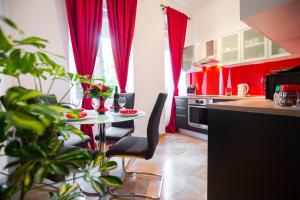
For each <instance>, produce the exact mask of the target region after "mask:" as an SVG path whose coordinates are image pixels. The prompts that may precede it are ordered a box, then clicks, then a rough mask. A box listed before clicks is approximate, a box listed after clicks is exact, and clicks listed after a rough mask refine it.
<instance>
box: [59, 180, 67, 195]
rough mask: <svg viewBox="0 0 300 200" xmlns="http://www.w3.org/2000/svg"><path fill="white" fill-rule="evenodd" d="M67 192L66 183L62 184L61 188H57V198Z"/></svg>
mask: <svg viewBox="0 0 300 200" xmlns="http://www.w3.org/2000/svg"><path fill="white" fill-rule="evenodd" d="M66 191H67V184H66V183H62V184H61V186H60V187H59V192H58V194H59V196H62V195H64V194H65V192H66Z"/></svg>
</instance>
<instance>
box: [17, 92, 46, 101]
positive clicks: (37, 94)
mask: <svg viewBox="0 0 300 200" xmlns="http://www.w3.org/2000/svg"><path fill="white" fill-rule="evenodd" d="M41 96H45V95H44V94H43V93H41V92H39V91H36V90H28V92H26V93H25V94H22V95H21V96H19V98H18V101H27V100H29V99H33V98H36V97H41Z"/></svg>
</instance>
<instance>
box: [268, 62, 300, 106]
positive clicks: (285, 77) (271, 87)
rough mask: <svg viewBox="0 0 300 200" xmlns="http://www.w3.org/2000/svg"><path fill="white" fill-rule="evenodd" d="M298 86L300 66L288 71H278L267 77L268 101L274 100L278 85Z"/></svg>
mask: <svg viewBox="0 0 300 200" xmlns="http://www.w3.org/2000/svg"><path fill="white" fill-rule="evenodd" d="M286 84H298V85H300V66H297V67H293V68H290V69H287V70H281V71H277V72H276V73H274V74H269V75H267V76H266V77H265V94H266V99H272V100H273V96H274V93H275V88H276V86H277V85H286Z"/></svg>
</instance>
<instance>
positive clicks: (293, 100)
mask: <svg viewBox="0 0 300 200" xmlns="http://www.w3.org/2000/svg"><path fill="white" fill-rule="evenodd" d="M298 91H299V85H281V86H280V92H279V95H278V100H279V105H281V106H294V105H296V104H297V101H298V94H299V93H298Z"/></svg>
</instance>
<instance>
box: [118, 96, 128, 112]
mask: <svg viewBox="0 0 300 200" xmlns="http://www.w3.org/2000/svg"><path fill="white" fill-rule="evenodd" d="M118 103H119V105H120V108H121V109H122V108H123V107H124V106H125V104H126V98H125V96H120V97H119V100H118Z"/></svg>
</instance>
